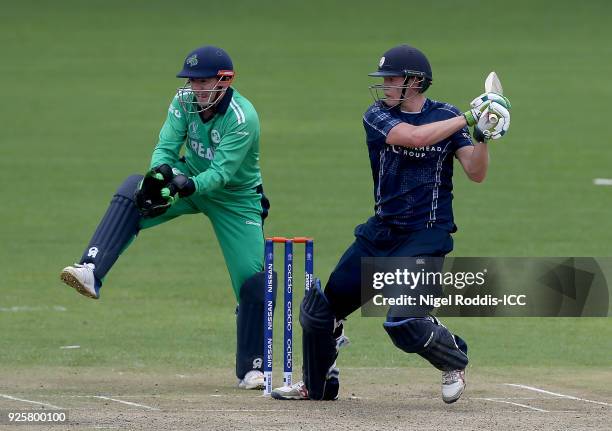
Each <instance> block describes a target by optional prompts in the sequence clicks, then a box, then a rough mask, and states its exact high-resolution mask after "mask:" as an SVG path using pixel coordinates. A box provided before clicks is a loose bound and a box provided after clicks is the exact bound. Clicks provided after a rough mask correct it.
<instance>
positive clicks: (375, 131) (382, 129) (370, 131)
mask: <svg viewBox="0 0 612 431" xmlns="http://www.w3.org/2000/svg"><path fill="white" fill-rule="evenodd" d="M399 123H401V121H400V120H399V119H398V118H395V117H393V116H392V115H391V114H390V112H389V111H388V110H386V109H384V108H382V107H381V106H380V105H379V104H377V103H375V104H373V105H372V106H370V107H369V108H368V110H367V111H366V113H365V114H364V115H363V127H364V128H365V131H366V135H367V139H368V141H372V142H373V141H377V140H380V139H383V140H386V139H387V135H388V134H389V132H390V131H391V129H393V128H394V127H395V126H397V125H398V124H399Z"/></svg>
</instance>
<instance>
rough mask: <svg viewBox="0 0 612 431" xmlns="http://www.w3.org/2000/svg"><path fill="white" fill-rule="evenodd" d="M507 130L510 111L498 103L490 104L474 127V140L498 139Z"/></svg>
mask: <svg viewBox="0 0 612 431" xmlns="http://www.w3.org/2000/svg"><path fill="white" fill-rule="evenodd" d="M489 94H492V93H489ZM509 128H510V111H508V109H506V107H505V106H503V105H501V104H500V103H498V102H490V104H489V105H488V106H487V108H486V109H485V110H484V111H483V112H482V115H481V116H480V119H479V120H478V123H477V124H476V127H474V138H475V139H476V140H477V141H478V142H485V141H486V140H488V139H499V138H501V137H502V136H504V135H505V134H506V132H507V131H508V129H509Z"/></svg>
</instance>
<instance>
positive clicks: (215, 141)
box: [210, 129, 221, 144]
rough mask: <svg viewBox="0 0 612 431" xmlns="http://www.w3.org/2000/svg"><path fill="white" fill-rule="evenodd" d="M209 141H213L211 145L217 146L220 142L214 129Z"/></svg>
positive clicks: (218, 135)
mask: <svg viewBox="0 0 612 431" xmlns="http://www.w3.org/2000/svg"><path fill="white" fill-rule="evenodd" d="M210 140H211V141H213V144H218V143H219V142H221V135H220V134H219V132H218V131H217V130H216V129H212V130H211V132H210Z"/></svg>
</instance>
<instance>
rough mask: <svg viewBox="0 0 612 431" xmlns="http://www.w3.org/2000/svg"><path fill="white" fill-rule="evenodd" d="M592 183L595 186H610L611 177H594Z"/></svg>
mask: <svg viewBox="0 0 612 431" xmlns="http://www.w3.org/2000/svg"><path fill="white" fill-rule="evenodd" d="M593 184H594V185H596V186H612V178H594V179H593Z"/></svg>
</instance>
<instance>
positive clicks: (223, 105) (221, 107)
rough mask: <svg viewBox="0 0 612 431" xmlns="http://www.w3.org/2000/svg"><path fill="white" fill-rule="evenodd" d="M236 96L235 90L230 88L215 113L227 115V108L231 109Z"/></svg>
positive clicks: (216, 107)
mask: <svg viewBox="0 0 612 431" xmlns="http://www.w3.org/2000/svg"><path fill="white" fill-rule="evenodd" d="M233 96H234V89H233V88H232V87H230V88H228V89H227V91H226V92H225V94H224V95H223V97H222V98H221V100H220V101H219V103H217V106H215V113H218V114H225V112H226V111H227V108H229V104H230V102H231V101H232V97H233Z"/></svg>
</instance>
